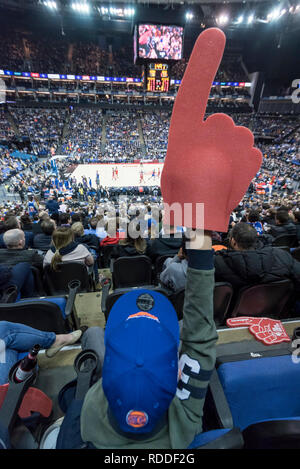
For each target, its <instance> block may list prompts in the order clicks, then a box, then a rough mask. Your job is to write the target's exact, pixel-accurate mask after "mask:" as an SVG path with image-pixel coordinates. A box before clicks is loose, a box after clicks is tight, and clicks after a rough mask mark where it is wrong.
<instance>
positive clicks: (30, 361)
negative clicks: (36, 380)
mask: <svg viewBox="0 0 300 469" xmlns="http://www.w3.org/2000/svg"><path fill="white" fill-rule="evenodd" d="M40 348H41V346H40V345H39V344H36V345H34V347H33V348H32V349H31V350H30V352H29V353H28V355H27V357H25V358H23V360H22V361H21V363H20V364H19V366H18V368H17V369H16V372H15V375H14V381H15V382H16V383H21V382H22V381H25V379H27V378H28V376H30V375H31V374H32V373H33V369H34V367H35V366H36V363H37V354H38V353H39V351H40Z"/></svg>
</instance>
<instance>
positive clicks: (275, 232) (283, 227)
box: [270, 210, 296, 238]
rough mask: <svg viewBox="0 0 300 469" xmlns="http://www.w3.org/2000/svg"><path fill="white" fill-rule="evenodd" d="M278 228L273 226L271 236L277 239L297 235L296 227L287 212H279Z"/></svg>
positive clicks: (276, 220)
mask: <svg viewBox="0 0 300 469" xmlns="http://www.w3.org/2000/svg"><path fill="white" fill-rule="evenodd" d="M275 222H276V226H272V228H271V230H270V234H271V235H272V236H273V237H274V238H277V237H278V236H282V235H296V226H295V224H294V223H293V221H292V219H291V218H290V216H289V214H288V212H287V210H277V212H276V215H275Z"/></svg>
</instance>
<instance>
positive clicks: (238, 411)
mask: <svg viewBox="0 0 300 469" xmlns="http://www.w3.org/2000/svg"><path fill="white" fill-rule="evenodd" d="M226 346H228V347H227V349H226ZM226 346H225V347H223V351H222V353H224V355H222V354H220V349H219V353H218V355H217V360H216V369H215V372H214V373H213V377H212V379H211V381H210V384H209V390H208V393H207V399H206V403H205V411H204V412H205V414H206V419H207V420H211V421H215V420H217V421H219V422H220V426H221V427H222V428H235V427H236V428H239V429H240V430H241V431H242V432H243V438H244V441H245V448H262V449H268V448H270V449H275V448H276V449H277V448H300V400H299V399H298V393H297V391H295V390H297V389H298V387H299V385H300V363H296V362H295V361H293V359H292V358H293V357H292V350H291V347H290V345H289V344H285V345H282V344H279V345H276V346H265V345H263V344H260V343H259V344H257V345H256V344H255V345H254V346H253V342H251V347H249V346H246V344H245V343H239V344H238V345H234V344H226Z"/></svg>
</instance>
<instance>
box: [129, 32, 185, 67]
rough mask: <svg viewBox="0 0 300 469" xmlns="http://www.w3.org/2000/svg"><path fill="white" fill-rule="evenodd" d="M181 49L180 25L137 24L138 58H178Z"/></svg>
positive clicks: (180, 57)
mask: <svg viewBox="0 0 300 469" xmlns="http://www.w3.org/2000/svg"><path fill="white" fill-rule="evenodd" d="M182 49H183V28H182V27H180V26H165V25H152V24H139V25H138V57H139V58H140V59H152V60H153V59H154V60H155V59H159V60H180V59H182Z"/></svg>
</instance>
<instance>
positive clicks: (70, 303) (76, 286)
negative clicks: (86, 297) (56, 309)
mask: <svg viewBox="0 0 300 469" xmlns="http://www.w3.org/2000/svg"><path fill="white" fill-rule="evenodd" d="M80 286H81V282H80V280H72V281H71V282H70V283H69V284H68V288H69V294H68V299H67V303H66V308H65V314H66V317H67V318H68V317H69V316H70V315H71V314H72V311H73V307H74V301H75V297H76V295H77V293H78V290H80Z"/></svg>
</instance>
